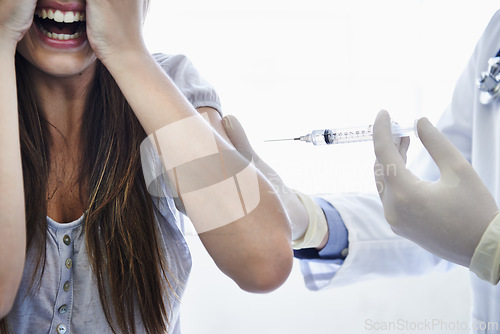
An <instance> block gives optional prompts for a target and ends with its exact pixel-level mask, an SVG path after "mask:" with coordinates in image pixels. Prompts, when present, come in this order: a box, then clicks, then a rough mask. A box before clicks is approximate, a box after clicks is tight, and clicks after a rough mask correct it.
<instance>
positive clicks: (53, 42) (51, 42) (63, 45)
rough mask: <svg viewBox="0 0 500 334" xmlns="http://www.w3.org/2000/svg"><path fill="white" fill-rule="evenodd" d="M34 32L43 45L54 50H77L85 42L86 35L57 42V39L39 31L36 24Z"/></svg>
mask: <svg viewBox="0 0 500 334" xmlns="http://www.w3.org/2000/svg"><path fill="white" fill-rule="evenodd" d="M34 27H35V31H36V33H37V35H38V37H39V38H40V39H41V40H42V42H43V43H45V44H47V45H48V46H50V47H53V48H56V49H73V48H77V47H79V46H81V45H83V44H85V43H86V42H87V33H86V32H84V33H83V34H82V36H80V37H78V38H75V39H68V40H65V41H64V40H63V41H61V40H59V39H53V38H49V37H47V36H45V35H44V34H43V33H42V32H41V31H40V30H39V29H38V26H37V25H36V24H34Z"/></svg>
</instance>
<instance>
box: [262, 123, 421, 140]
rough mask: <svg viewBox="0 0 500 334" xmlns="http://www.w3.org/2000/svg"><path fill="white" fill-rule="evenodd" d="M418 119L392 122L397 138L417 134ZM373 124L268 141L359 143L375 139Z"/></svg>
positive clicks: (393, 131) (316, 131)
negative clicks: (406, 123)
mask: <svg viewBox="0 0 500 334" xmlns="http://www.w3.org/2000/svg"><path fill="white" fill-rule="evenodd" d="M416 124H417V123H416V121H415V122H414V124H413V126H407V127H403V126H400V125H399V124H398V123H396V122H394V121H393V122H391V126H392V134H393V136H394V137H395V138H399V137H406V136H408V135H410V134H412V133H413V134H415V136H418V135H417V127H416ZM372 135H373V125H367V126H358V127H351V128H342V129H322V130H314V131H312V132H311V133H309V134H307V135H304V136H300V137H296V138H289V139H271V140H266V141H282V140H300V141H304V142H306V143H313V144H314V145H331V144H344V143H358V142H363V141H371V140H373V137H372Z"/></svg>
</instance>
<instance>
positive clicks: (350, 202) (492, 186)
mask: <svg viewBox="0 0 500 334" xmlns="http://www.w3.org/2000/svg"><path fill="white" fill-rule="evenodd" d="M499 49H500V11H498V12H497V13H496V14H495V15H494V16H493V18H492V20H491V21H490V23H489V25H488V26H487V28H486V30H485V31H484V33H483V35H482V37H481V39H480V40H479V42H478V44H477V46H476V48H475V50H474V53H473V55H472V57H471V59H470V61H469V63H468V65H467V67H466V69H465V71H464V72H463V73H462V75H461V77H460V79H459V80H458V82H457V85H456V87H455V91H454V94H453V99H452V102H451V105H450V106H449V108H448V109H447V110H446V111H445V113H444V114H443V115H442V117H441V119H440V121H439V123H438V128H439V129H440V130H441V131H442V132H443V133H444V134H445V135H446V137H447V138H448V139H449V140H450V141H452V142H453V144H454V145H455V146H456V147H457V148H458V149H459V150H460V151H461V152H462V154H463V155H464V156H465V157H466V158H467V159H468V160H469V161H470V162H471V164H472V166H473V167H474V169H475V170H476V171H477V172H478V174H479V176H480V177H481V179H482V180H483V182H484V183H485V184H486V186H487V187H488V189H489V190H490V192H491V194H492V195H493V196H494V197H495V199H496V200H497V203H498V204H499V205H500V98H498V99H496V101H494V102H493V103H491V104H489V105H486V106H485V105H482V104H481V103H480V102H479V91H478V88H477V87H476V80H477V79H478V78H479V76H480V73H481V72H483V71H486V70H487V67H488V59H489V58H490V57H494V56H495V55H496V53H497V52H498V50H499ZM410 167H411V169H412V171H413V172H414V173H415V174H416V175H417V176H419V177H421V178H424V179H428V180H435V179H437V178H439V171H438V169H437V167H436V165H435V163H434V162H433V161H432V159H431V158H430V156H429V155H428V154H427V152H422V154H421V155H420V156H419V158H418V159H416V161H414V162H413V163H412V164H411V165H410ZM322 197H323V198H325V199H326V200H328V201H329V202H330V203H331V204H332V205H333V206H334V207H335V208H336V209H337V211H338V212H339V214H340V215H341V217H342V219H343V221H344V223H345V225H346V227H347V230H348V232H349V255H348V256H347V258H346V260H345V261H344V263H343V264H341V265H339V264H337V263H335V262H333V261H325V260H321V261H319V260H312V261H310V260H305V261H302V263H301V265H302V271H303V273H304V275H305V279H306V283H307V284H308V286H309V287H310V288H312V289H321V288H325V287H328V286H341V285H346V284H352V283H354V282H359V281H360V280H365V279H369V278H371V277H375V276H399V275H412V274H421V273H425V272H428V271H435V270H446V269H447V268H449V267H450V266H451V264H449V263H448V262H446V261H444V260H441V259H439V258H437V257H435V256H433V255H432V254H430V253H428V252H427V251H425V250H423V249H422V248H420V247H418V246H417V245H415V244H414V243H412V242H410V241H408V240H405V239H403V238H401V237H398V236H396V235H395V234H394V233H393V232H392V231H391V229H390V227H389V225H388V224H387V222H386V221H385V219H384V215H383V209H382V205H381V202H380V200H379V198H378V195H377V194H373V195H343V194H339V195H328V196H322ZM457 205H459V203H457ZM472 223H474V222H471V224H472ZM332 275H333V278H332ZM470 281H471V285H472V297H473V298H472V304H473V307H472V321H473V323H472V324H474V323H479V322H482V323H488V322H492V323H494V324H495V323H496V324H498V326H499V327H500V285H497V286H493V285H491V284H490V283H488V282H485V281H482V280H480V279H479V278H478V277H477V276H476V275H475V274H473V273H471V274H470ZM472 327H473V328H474V327H476V328H474V329H473V331H472V332H473V333H474V334H477V333H481V334H483V333H488V334H491V333H500V330H487V329H486V330H483V329H481V328H479V327H482V326H472Z"/></svg>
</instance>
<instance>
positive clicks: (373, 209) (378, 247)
mask: <svg viewBox="0 0 500 334" xmlns="http://www.w3.org/2000/svg"><path fill="white" fill-rule="evenodd" d="M321 198H323V199H325V200H327V201H329V202H330V203H331V204H332V205H333V206H334V207H335V209H336V210H337V211H338V212H339V214H340V216H341V218H342V220H343V222H344V224H345V226H346V228H347V230H348V233H349V237H348V238H349V253H348V255H347V257H346V258H345V260H344V261H343V263H339V261H338V260H323V259H313V260H301V261H300V264H301V270H302V273H303V275H304V280H305V284H306V286H307V287H308V288H309V289H311V290H318V289H322V288H325V287H334V286H335V287H338V286H344V285H349V284H353V283H357V282H361V281H364V280H368V279H372V278H376V277H383V276H390V277H394V276H402V275H420V274H424V273H427V272H429V271H435V270H439V271H444V270H447V269H449V268H450V266H451V264H450V263H449V262H446V261H444V260H442V259H440V258H438V257H436V256H434V255H432V254H430V253H429V252H427V251H426V250H424V249H422V248H420V247H419V246H417V245H416V244H414V243H413V242H411V241H409V240H407V239H404V238H402V237H399V236H397V235H396V234H394V233H393V232H392V230H391V228H390V227H389V224H388V223H387V222H386V220H385V218H384V213H383V208H382V203H381V201H380V199H379V197H378V195H377V194H341V195H322V196H321Z"/></svg>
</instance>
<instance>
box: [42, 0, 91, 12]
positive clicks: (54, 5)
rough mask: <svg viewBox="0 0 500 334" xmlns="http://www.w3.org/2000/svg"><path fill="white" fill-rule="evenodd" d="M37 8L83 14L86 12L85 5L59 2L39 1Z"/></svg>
mask: <svg viewBox="0 0 500 334" xmlns="http://www.w3.org/2000/svg"><path fill="white" fill-rule="evenodd" d="M36 8H50V9H59V10H60V11H61V12H69V11H73V12H83V11H85V4H83V3H77V2H74V3H60V2H57V1H43V0H42V1H39V2H38V4H37V6H36Z"/></svg>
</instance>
